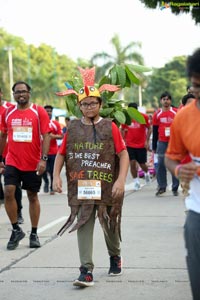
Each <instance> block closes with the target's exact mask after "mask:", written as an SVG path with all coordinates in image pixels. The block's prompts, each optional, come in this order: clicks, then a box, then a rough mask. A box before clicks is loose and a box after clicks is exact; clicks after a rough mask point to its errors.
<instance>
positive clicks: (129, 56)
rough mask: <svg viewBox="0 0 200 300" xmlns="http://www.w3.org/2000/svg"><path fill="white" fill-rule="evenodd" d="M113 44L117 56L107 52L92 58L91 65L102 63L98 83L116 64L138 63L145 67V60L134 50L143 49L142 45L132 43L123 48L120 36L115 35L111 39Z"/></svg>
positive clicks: (97, 69)
mask: <svg viewBox="0 0 200 300" xmlns="http://www.w3.org/2000/svg"><path fill="white" fill-rule="evenodd" d="M111 43H112V45H113V47H114V49H115V52H116V54H115V56H112V55H110V54H109V53H106V52H101V53H96V54H94V55H93V56H92V58H91V64H92V65H97V63H98V62H102V65H101V66H99V67H98V66H97V68H96V79H97V81H98V79H99V78H101V77H102V76H103V75H104V74H106V71H108V70H109V69H110V67H111V66H112V65H114V64H117V65H121V64H124V63H133V62H134V63H136V64H140V65H143V64H144V60H143V57H142V56H141V54H140V53H139V52H137V51H135V50H134V48H138V49H141V43H139V42H131V43H130V44H128V45H127V46H126V47H122V45H121V42H120V39H119V36H118V35H117V34H115V35H114V36H113V38H112V39H111Z"/></svg>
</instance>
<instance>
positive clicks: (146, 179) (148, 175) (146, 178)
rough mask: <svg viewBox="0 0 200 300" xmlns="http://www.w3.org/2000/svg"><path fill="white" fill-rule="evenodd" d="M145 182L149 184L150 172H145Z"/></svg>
mask: <svg viewBox="0 0 200 300" xmlns="http://www.w3.org/2000/svg"><path fill="white" fill-rule="evenodd" d="M145 182H146V184H149V183H150V182H151V177H150V174H148V173H147V174H145Z"/></svg>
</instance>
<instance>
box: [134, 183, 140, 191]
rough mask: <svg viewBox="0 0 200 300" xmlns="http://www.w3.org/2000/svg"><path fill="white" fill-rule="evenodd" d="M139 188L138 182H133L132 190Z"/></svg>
mask: <svg viewBox="0 0 200 300" xmlns="http://www.w3.org/2000/svg"><path fill="white" fill-rule="evenodd" d="M140 189H141V187H140V183H139V182H134V185H133V190H134V191H138V190H140Z"/></svg>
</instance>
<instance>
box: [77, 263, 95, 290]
mask: <svg viewBox="0 0 200 300" xmlns="http://www.w3.org/2000/svg"><path fill="white" fill-rule="evenodd" d="M80 272H81V274H80V276H79V278H78V279H76V280H75V281H74V282H73V285H74V286H81V287H87V286H93V285H94V281H93V275H92V272H90V271H88V269H87V268H85V267H80Z"/></svg>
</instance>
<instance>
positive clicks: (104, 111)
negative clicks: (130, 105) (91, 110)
mask: <svg viewBox="0 0 200 300" xmlns="http://www.w3.org/2000/svg"><path fill="white" fill-rule="evenodd" d="M113 110H114V108H113V107H108V108H102V109H101V110H100V115H101V117H103V118H104V117H109V116H110V114H111V113H112V112H113Z"/></svg>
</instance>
